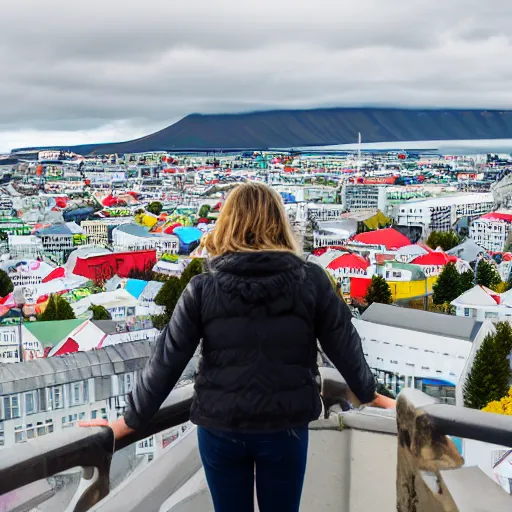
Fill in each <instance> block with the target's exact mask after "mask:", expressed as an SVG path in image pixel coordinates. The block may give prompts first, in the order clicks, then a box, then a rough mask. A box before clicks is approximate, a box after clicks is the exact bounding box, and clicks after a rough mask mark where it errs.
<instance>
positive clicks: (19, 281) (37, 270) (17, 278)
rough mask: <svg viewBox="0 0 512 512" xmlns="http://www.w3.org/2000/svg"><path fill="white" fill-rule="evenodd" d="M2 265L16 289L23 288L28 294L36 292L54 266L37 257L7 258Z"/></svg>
mask: <svg viewBox="0 0 512 512" xmlns="http://www.w3.org/2000/svg"><path fill="white" fill-rule="evenodd" d="M0 267H1V268H2V270H4V271H5V272H7V274H8V275H9V277H10V279H11V282H12V284H13V286H14V288H15V289H17V288H23V289H24V292H26V295H29V294H32V293H35V290H36V289H37V287H38V286H39V285H40V284H41V283H42V282H43V280H44V279H45V278H46V276H48V275H49V274H50V273H51V272H52V271H53V270H54V267H52V266H51V265H48V263H45V262H44V261H38V260H35V259H23V260H7V261H4V262H3V263H2V264H1V265H0Z"/></svg>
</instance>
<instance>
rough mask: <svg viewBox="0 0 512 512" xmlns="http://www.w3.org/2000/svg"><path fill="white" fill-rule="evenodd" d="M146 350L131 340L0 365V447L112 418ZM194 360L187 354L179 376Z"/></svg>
mask: <svg viewBox="0 0 512 512" xmlns="http://www.w3.org/2000/svg"><path fill="white" fill-rule="evenodd" d="M151 352H152V344H151V343H149V342H147V341H144V342H132V343H122V344H120V345H116V346H111V347H106V348H103V349H99V350H94V351H89V352H77V353H74V354H69V355H67V356H63V357H53V358H49V359H44V360H38V361H32V362H30V363H19V365H26V364H30V370H28V369H25V367H24V366H23V367H22V366H19V365H18V366H16V367H17V368H19V370H20V371H18V372H13V371H12V368H13V367H12V366H11V365H5V366H0V390H1V391H0V447H1V446H6V447H7V446H13V445H15V444H16V443H25V442H30V440H31V439H34V438H36V437H41V436H45V435H50V434H54V433H60V432H62V431H64V430H65V429H67V428H69V427H73V426H75V425H76V424H77V422H78V421H80V420H91V419H101V418H103V419H106V420H109V421H112V420H115V419H117V418H118V417H119V416H121V415H122V414H123V412H124V410H125V407H126V395H127V394H128V393H129V392H130V391H131V389H132V387H133V383H134V382H135V379H136V378H137V374H138V373H139V372H140V371H141V370H142V368H143V367H144V365H145V364H146V361H147V359H148V357H149V356H150V355H151ZM195 364H196V360H195V358H193V359H192V361H191V363H190V364H189V367H187V369H186V370H185V372H184V374H183V376H182V380H186V381H189V380H190V379H191V378H192V377H193V374H194V369H195ZM22 370H25V371H22ZM27 375H28V376H27Z"/></svg>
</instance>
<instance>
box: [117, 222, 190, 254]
mask: <svg viewBox="0 0 512 512" xmlns="http://www.w3.org/2000/svg"><path fill="white" fill-rule="evenodd" d="M112 240H113V244H114V249H115V250H116V251H119V252H126V251H143V250H147V249H156V252H157V256H159V257H160V256H161V255H162V254H178V251H179V249H180V241H179V238H178V237H177V236H174V235H166V234H159V233H149V231H148V229H147V228H146V227H143V226H139V225H138V224H123V225H122V226H119V227H117V228H115V229H114V231H113V232H112Z"/></svg>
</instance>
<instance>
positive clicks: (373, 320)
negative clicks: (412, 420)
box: [352, 303, 493, 404]
mask: <svg viewBox="0 0 512 512" xmlns="http://www.w3.org/2000/svg"><path fill="white" fill-rule="evenodd" d="M352 322H353V324H354V326H355V328H356V329H357V331H358V333H359V335H360V336H361V341H362V343H363V351H364V354H365V356H366V359H367V361H368V364H369V365H370V367H371V368H372V370H373V371H374V373H375V374H376V375H377V377H378V378H379V380H381V382H383V383H384V384H385V385H386V386H389V387H391V388H392V389H393V391H400V390H401V389H403V388H404V387H415V388H418V389H421V390H423V391H425V392H426V393H427V394H430V395H433V396H435V397H437V398H439V399H440V400H441V401H442V402H445V403H448V404H455V397H456V387H457V385H458V383H459V379H460V377H461V375H462V373H463V371H464V368H465V366H466V363H467V361H468V357H469V355H470V353H471V350H472V346H473V344H474V343H476V342H480V341H481V340H483V339H484V338H485V336H486V335H487V334H488V333H489V332H491V331H492V329H493V326H492V323H491V322H489V321H485V322H483V323H482V322H479V321H477V320H476V319H474V318H460V317H457V316H451V315H442V314H439V313H430V312H426V311H420V310H416V309H404V308H400V307H398V306H388V305H385V304H378V303H374V304H372V305H371V306H370V307H369V308H368V309H367V310H366V311H365V312H364V313H363V315H362V316H361V318H360V319H357V318H354V319H353V320H352Z"/></svg>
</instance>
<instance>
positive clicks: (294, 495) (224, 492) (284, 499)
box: [197, 426, 309, 512]
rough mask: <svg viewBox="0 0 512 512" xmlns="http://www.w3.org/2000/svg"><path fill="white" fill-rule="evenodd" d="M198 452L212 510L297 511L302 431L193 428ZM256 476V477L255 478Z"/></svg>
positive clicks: (304, 449)
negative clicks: (256, 501) (240, 430)
mask: <svg viewBox="0 0 512 512" xmlns="http://www.w3.org/2000/svg"><path fill="white" fill-rule="evenodd" d="M197 435H198V440H199V453H200V454H201V460H202V461H203V467H204V471H205V474H206V480H207V482H208V486H209V488H210V493H211V495H212V499H213V504H214V506H215V512H253V511H254V477H255V476H256V494H257V496H258V505H259V509H260V512H298V511H299V505H300V497H301V494H302V485H303V483H304V474H305V472H306V459H307V452H308V439H309V432H308V427H307V426H306V427H301V428H295V429H292V430H287V431H284V432H277V433H268V434H243V433H237V432H224V431H218V430H210V429H206V428H202V427H198V429H197ZM255 473H256V475H255Z"/></svg>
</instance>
